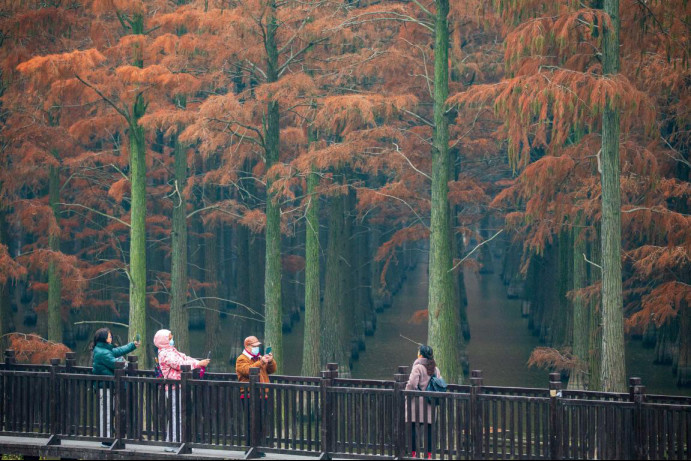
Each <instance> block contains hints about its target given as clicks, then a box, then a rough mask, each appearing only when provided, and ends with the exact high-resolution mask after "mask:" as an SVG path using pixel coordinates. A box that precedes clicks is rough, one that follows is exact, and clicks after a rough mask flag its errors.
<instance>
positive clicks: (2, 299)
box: [0, 203, 12, 350]
mask: <svg viewBox="0 0 691 461" xmlns="http://www.w3.org/2000/svg"><path fill="white" fill-rule="evenodd" d="M0 244H2V245H5V246H6V247H7V251H8V252H9V253H10V254H12V252H11V249H10V239H9V235H8V233H7V222H6V221H5V205H4V204H2V203H0ZM11 324H12V306H11V302H10V283H9V282H5V283H3V284H2V285H0V350H5V349H4V347H5V345H6V344H7V341H6V340H5V338H4V335H6V334H7V333H9V332H10V327H11Z"/></svg>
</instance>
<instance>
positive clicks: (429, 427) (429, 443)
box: [411, 423, 432, 453]
mask: <svg viewBox="0 0 691 461" xmlns="http://www.w3.org/2000/svg"><path fill="white" fill-rule="evenodd" d="M412 426H413V430H412V431H411V434H412V436H413V451H417V449H418V446H417V427H418V426H427V439H426V440H425V450H427V453H430V452H431V451H432V425H431V424H424V423H412Z"/></svg>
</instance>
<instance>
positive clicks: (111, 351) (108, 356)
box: [92, 342, 136, 376]
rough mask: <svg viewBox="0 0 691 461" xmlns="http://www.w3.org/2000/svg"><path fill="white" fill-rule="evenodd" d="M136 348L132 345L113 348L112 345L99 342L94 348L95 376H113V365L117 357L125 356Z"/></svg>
mask: <svg viewBox="0 0 691 461" xmlns="http://www.w3.org/2000/svg"><path fill="white" fill-rule="evenodd" d="M135 349H136V347H135V345H134V343H129V344H125V345H124V346H121V347H113V345H112V344H108V343H103V342H100V343H98V344H96V347H94V356H93V369H92V373H93V374H95V375H106V376H113V375H114V374H115V363H116V362H117V361H118V358H119V357H122V356H123V355H127V354H129V353H130V352H132V351H133V350H135Z"/></svg>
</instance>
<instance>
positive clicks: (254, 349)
mask: <svg viewBox="0 0 691 461" xmlns="http://www.w3.org/2000/svg"><path fill="white" fill-rule="evenodd" d="M252 355H259V348H258V347H253V348H252Z"/></svg>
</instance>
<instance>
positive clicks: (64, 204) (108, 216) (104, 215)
mask: <svg viewBox="0 0 691 461" xmlns="http://www.w3.org/2000/svg"><path fill="white" fill-rule="evenodd" d="M58 205H62V206H67V207H70V206H73V207H78V208H84V209H86V210H89V211H91V212H92V213H96V214H97V215H100V216H103V217H104V218H108V219H113V220H115V221H117V222H119V223H120V224H122V225H124V226H127V227H132V226H131V225H130V224H129V223H126V222H125V221H123V220H122V219H120V218H116V217H115V216H111V215H109V214H106V213H103V212H101V211H98V210H95V209H93V208H91V207H88V206H86V205H82V204H81V203H62V202H61V203H58Z"/></svg>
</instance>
